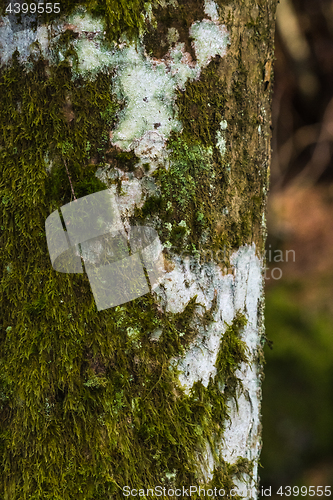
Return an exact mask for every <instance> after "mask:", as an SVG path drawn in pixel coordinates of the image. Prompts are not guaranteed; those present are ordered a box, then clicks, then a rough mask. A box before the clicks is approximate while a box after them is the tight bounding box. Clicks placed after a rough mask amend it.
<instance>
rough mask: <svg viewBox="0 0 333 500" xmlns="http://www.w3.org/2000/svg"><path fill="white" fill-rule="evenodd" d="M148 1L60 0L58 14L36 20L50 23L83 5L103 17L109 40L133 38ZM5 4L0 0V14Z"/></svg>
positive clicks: (44, 14) (137, 32)
mask: <svg viewBox="0 0 333 500" xmlns="http://www.w3.org/2000/svg"><path fill="white" fill-rule="evenodd" d="M150 3H151V2H149V1H147V2H145V1H144V0H126V1H124V0H119V1H118V0H102V1H100V0H98V1H97V0H62V1H61V3H60V9H61V12H60V14H58V15H57V14H55V13H54V12H53V13H51V14H46V13H43V14H39V15H38V22H40V23H42V24H44V23H50V22H51V21H53V20H56V19H57V18H58V17H59V16H60V15H66V16H68V15H69V14H71V13H73V12H74V11H75V10H76V9H77V8H78V7H79V6H83V7H84V8H85V9H86V10H87V12H89V13H90V14H91V15H92V16H94V17H96V18H100V17H103V18H104V19H105V22H106V36H107V38H108V39H109V40H110V41H117V40H118V39H119V37H120V36H121V35H123V34H125V35H126V36H127V37H128V38H129V39H131V40H133V39H135V38H137V37H138V35H139V33H141V32H142V31H143V30H144V27H145V17H144V15H145V12H146V10H147V8H148V6H149V5H150ZM7 5H8V2H6V1H4V0H1V1H0V15H4V14H5V9H6V7H7ZM19 19H20V18H19V17H18V20H19Z"/></svg>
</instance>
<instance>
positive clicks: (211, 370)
mask: <svg viewBox="0 0 333 500" xmlns="http://www.w3.org/2000/svg"><path fill="white" fill-rule="evenodd" d="M72 4H74V2H69V1H68V2H63V3H61V4H57V3H54V4H53V3H52V4H44V7H45V9H47V6H48V10H49V11H50V12H49V13H48V14H45V13H42V12H40V13H39V14H38V15H37V14H34V13H33V12H32V10H33V9H34V7H31V5H37V4H15V5H16V6H17V5H18V6H19V7H15V6H14V4H10V5H11V7H10V8H7V5H9V4H7V3H6V4H4V3H2V15H3V17H2V18H1V20H0V49H1V56H0V57H1V75H0V77H1V80H0V85H1V104H0V109H1V124H2V134H1V139H0V155H1V163H0V165H1V166H0V168H1V180H0V182H1V184H0V185H1V198H2V204H1V248H2V252H1V253H2V261H3V270H2V274H1V289H0V290H1V291H0V293H1V308H2V310H1V330H0V332H1V337H0V338H1V379H0V380H1V392H0V402H1V434H0V443H1V470H2V475H1V485H0V493H1V498H4V499H6V500H16V499H17V500H22V499H28V498H29V499H36V500H37V499H38V500H39V499H43V500H46V499H52V500H56V499H57V500H67V499H73V500H74V499H75V500H78V499H87V500H88V499H91V500H99V499H100V500H105V499H107V498H112V499H116V498H119V499H121V498H124V497H130V498H132V497H134V496H136V495H137V496H141V497H143V496H146V497H148V498H149V497H150V496H153V493H154V494H155V495H156V496H161V495H162V496H163V495H164V496H165V497H170V498H171V497H173V496H181V497H186V496H189V495H190V494H191V495H192V497H193V498H195V497H196V496H198V495H199V487H201V488H202V490H201V495H203V489H204V490H205V492H206V493H207V495H208V496H215V497H217V498H218V497H219V496H220V497H221V496H225V497H234V498H237V496H243V497H246V498H256V497H257V486H258V482H257V481H258V460H259V454H260V449H261V441H260V398H261V389H260V384H261V380H262V364H263V355H262V347H263V344H264V342H265V335H264V326H263V269H264V242H265V230H266V226H265V207H266V196H267V189H268V172H269V161H270V96H271V67H272V61H273V45H274V41H273V33H274V17H275V4H276V1H275V0H242V1H241V0H237V1H236V2H232V1H228V0H216V2H215V1H214V0H205V1H204V2H203V1H196V0H186V1H184V0H178V1H177V0H169V1H168V0H159V1H157V2H155V3H150V2H147V3H144V2H143V1H142V0H128V1H127V2H114V1H111V2H110V1H106V2H99V3H98V4H97V2H90V1H86V2H84V3H82V4H81V6H77V5H72ZM26 5H28V12H27V13H25V12H24V10H26V9H25V6H26ZM6 8H7V13H5V10H6ZM37 8H38V7H37ZM10 9H12V13H10ZM14 9H16V11H17V10H20V11H21V12H20V14H14ZM29 9H30V10H29ZM40 10H42V8H40ZM58 10H60V13H58ZM51 11H52V12H51ZM99 191H104V192H105V193H107V196H109V197H110V199H112V200H113V203H114V204H115V205H116V206H117V214H118V215H117V217H118V219H117V221H118V222H117V223H118V226H117V229H118V231H119V233H118V234H119V235H122V236H121V237H123V238H124V241H125V240H126V239H127V240H128V241H130V243H131V241H132V240H129V238H131V235H133V234H134V232H135V229H134V227H135V226H144V227H146V228H147V227H148V228H151V231H153V230H154V231H153V232H152V233H151V234H156V235H157V237H156V239H155V240H154V241H155V243H156V242H157V244H156V245H155V246H154V247H153V252H152V253H151V254H150V257H149V255H148V254H145V255H146V260H145V258H144V255H143V254H144V252H143V251H142V249H141V250H140V252H141V253H140V255H141V258H143V261H142V260H141V261H139V260H138V261H137V262H141V264H142V265H144V266H145V267H146V269H145V270H144V271H143V272H144V277H145V279H146V281H145V283H146V282H147V284H145V285H144V286H143V288H142V289H140V290H139V288H138V287H137V288H136V289H135V290H134V292H133V294H134V295H133V294H132V295H130V294H129V295H128V296H127V295H126V294H125V295H123V296H121V297H120V296H119V297H120V299H119V297H118V299H119V300H118V301H117V300H116V299H112V300H111V299H110V300H109V302H105V303H103V304H104V305H99V303H98V300H97V295H96V293H97V292H96V290H97V288H98V286H99V285H98V286H97V288H96V286H95V288H94V285H93V282H92V278H91V275H90V274H89V265H90V264H89V262H90V263H91V262H92V260H91V259H94V255H95V257H96V255H97V254H98V252H99V250H96V248H97V247H96V248H95V249H94V248H93V247H87V248H88V249H87V251H86V254H84V248H83V247H81V249H80V247H79V246H78V247H77V248H78V249H80V251H81V256H82V262H83V265H84V268H85V270H86V271H87V272H84V273H83V272H77V273H75V272H73V269H71V270H70V269H68V271H69V272H68V273H66V272H59V270H57V267H56V266H55V264H54V262H53V261H52V255H51V253H52V252H51V249H50V245H48V243H49V240H47V238H46V233H45V230H46V231H47V227H46V226H45V220H46V219H47V218H48V217H49V216H50V215H51V214H52V213H55V214H58V215H55V216H56V217H58V218H59V223H60V216H59V212H57V210H58V209H59V208H61V207H64V205H67V206H68V207H70V210H74V208H73V207H77V206H78V205H75V202H73V197H74V196H75V197H76V198H77V199H78V200H79V199H81V198H84V197H86V196H88V195H91V194H93V193H97V192H99ZM100 196H104V194H101V195H100ZM89 199H93V198H89ZM94 199H101V198H96V197H95V198H94ZM79 201H80V200H79ZM68 204H69V205H68ZM62 214H63V217H64V220H65V223H66V224H67V222H66V216H65V210H63V211H62ZM48 220H50V219H48ZM45 228H46V229H45ZM62 231H63V230H62ZM155 231H156V233H155ZM67 234H68V235H69V236H70V234H71V233H70V228H69V226H67ZM139 240H140V242H141V239H140V238H139ZM67 241H69V240H68V238H67ZM162 248H163V251H161V250H162ZM131 250H132V251H133V246H131ZM94 252H95V253H94ZM96 252H97V254H96ZM134 253H135V252H134V251H133V254H132V253H131V251H130V254H131V255H133V256H134ZM76 255H77V256H79V255H80V254H79V253H77V252H76ZM98 255H100V254H98ZM97 257H98V256H97ZM133 258H134V257H133ZM149 259H151V262H150V260H149ZM79 262H80V259H79ZM94 262H95V261H94ZM131 262H133V260H132V261H131ZM141 264H140V265H141ZM150 264H153V265H154V266H155V267H154V269H153V270H155V278H156V279H155V281H154V280H153V279H152V275H151V274H149V266H150ZM52 265H53V266H54V268H53V267H52ZM138 265H139V264H138ZM80 266H81V264H80V265H79V267H80ZM103 269H104V268H103ZM143 269H144V268H143ZM76 270H77V271H78V269H76ZM118 271H119V269H118V268H117V270H116V271H115V273H116V272H118ZM124 272H125V271H124ZM156 272H157V273H158V275H156ZM87 273H88V274H87ZM108 276H109V275H108ZM114 276H115V275H114ZM117 276H118V275H117ZM102 278H103V276H102V277H100V281H99V282H98V283H101V282H102ZM106 281H107V280H106ZM109 281H110V280H109ZM115 283H117V286H114V287H113V289H114V290H115V289H117V290H118V291H119V290H120V289H121V290H122V286H123V282H122V278H121V279H119V281H118V282H116V281H115ZM95 285H96V283H95ZM126 286H127V285H126ZM136 286H137V284H136ZM145 287H146V288H145ZM147 287H148V288H147ZM125 288H126V287H125ZM110 293H111V291H110ZM131 293H132V292H131ZM124 297H125V298H124ZM126 297H127V299H126ZM154 488H157V489H154ZM234 488H236V489H235V490H234V491H232V490H233V489H234ZM148 489H150V491H147V490H148ZM151 489H153V491H151ZM209 489H210V490H212V491H210V492H209V491H208V490H209Z"/></svg>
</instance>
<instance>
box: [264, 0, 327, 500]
mask: <svg viewBox="0 0 333 500" xmlns="http://www.w3.org/2000/svg"><path fill="white" fill-rule="evenodd" d="M275 57H276V61H275V83H274V97H273V123H272V126H273V144H272V146H273V158H272V170H271V187H270V195H269V209H268V232H269V234H268V240H267V260H268V262H267V266H268V267H269V270H268V271H267V273H266V276H267V280H266V313H265V316H266V335H267V337H268V339H269V341H270V342H269V344H271V347H272V348H271V349H270V347H269V346H268V345H267V346H266V347H265V354H266V366H265V373H266V375H265V381H264V383H263V405H262V414H263V450H262V455H261V465H262V468H260V476H261V486H263V487H265V488H268V487H269V486H271V487H272V493H275V494H276V491H277V489H278V488H279V486H286V485H289V486H296V485H298V486H301V485H307V486H310V485H313V486H325V485H327V486H328V485H331V486H332V487H333V168H332V167H333V160H332V154H333V2H332V1H331V0H281V2H280V3H279V5H278V11H277V32H276V56H275ZM268 250H270V251H271V252H270V253H269V252H268ZM277 250H281V252H277ZM287 250H294V252H295V253H294V255H295V258H293V254H292V253H289V254H286V251H287ZM287 255H288V257H289V258H288V262H286V260H287ZM274 258H275V261H274ZM274 268H278V269H275V271H273V270H274ZM272 273H273V274H272ZM281 275H282V276H281ZM272 276H274V277H275V278H279V277H280V276H281V278H280V279H274V278H273V277H272ZM276 498H281V497H279V496H276Z"/></svg>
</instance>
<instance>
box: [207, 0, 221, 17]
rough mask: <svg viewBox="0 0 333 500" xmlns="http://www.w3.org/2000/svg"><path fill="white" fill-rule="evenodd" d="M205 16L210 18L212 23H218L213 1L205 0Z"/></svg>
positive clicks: (215, 6)
mask: <svg viewBox="0 0 333 500" xmlns="http://www.w3.org/2000/svg"><path fill="white" fill-rule="evenodd" d="M204 9H205V14H207V16H209V17H210V18H211V20H212V21H214V22H218V20H219V14H218V10H217V5H216V3H215V2H214V1H213V0H205V7H204Z"/></svg>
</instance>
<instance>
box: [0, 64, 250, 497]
mask: <svg viewBox="0 0 333 500" xmlns="http://www.w3.org/2000/svg"><path fill="white" fill-rule="evenodd" d="M64 83H65V85H64ZM0 84H1V90H2V95H3V96H4V98H3V99H2V101H1V120H2V127H3V129H2V130H3V135H2V141H1V150H0V157H1V195H2V199H1V201H2V203H1V230H2V233H1V246H2V249H3V254H2V259H3V263H4V264H5V266H4V268H3V271H2V275H1V304H2V312H1V330H0V331H1V353H2V354H1V362H0V363H1V366H0V368H1V370H0V372H1V422H2V424H1V434H0V443H1V444H0V446H1V470H2V474H1V484H0V491H1V496H2V497H3V498H5V499H10V500H14V499H26V498H29V499H32V498H33V499H42V498H43V499H61V500H65V499H74V498H75V499H79V498H82V499H94V500H96V499H105V498H111V497H112V498H117V497H119V498H122V493H121V491H120V488H121V487H122V486H124V485H126V484H129V485H133V487H140V486H142V487H147V486H154V485H155V484H157V483H161V484H167V483H168V474H172V473H173V472H174V471H177V477H176V483H177V484H181V485H191V484H198V482H199V481H200V479H202V478H200V474H198V469H197V463H198V460H199V458H198V457H200V454H201V453H203V452H204V444H205V443H206V442H207V440H208V441H210V442H211V443H212V446H213V449H215V448H214V447H215V440H214V439H213V437H214V438H218V440H220V438H221V435H222V430H223V421H224V420H225V419H226V418H227V408H226V400H227V395H228V391H226V392H225V396H223V395H221V392H220V389H219V388H218V383H221V382H222V383H226V384H228V387H229V386H230V387H231V388H233V389H235V387H236V385H237V379H236V377H235V374H234V373H235V370H236V368H237V367H238V366H239V364H240V363H241V362H242V361H244V360H245V357H244V347H243V346H242V344H241V343H240V342H239V341H238V340H237V335H238V333H239V328H240V326H241V324H242V323H237V322H236V323H235V325H234V326H233V327H230V335H231V337H230V338H229V334H228V335H226V337H225V339H229V340H230V342H229V340H228V346H225V343H222V346H221V349H222V351H221V352H222V353H224V352H226V353H228V355H227V356H224V355H223V356H222V358H223V360H222V358H221V356H220V358H219V372H218V373H219V374H218V379H217V380H216V381H215V382H213V381H211V382H210V384H209V386H208V388H207V389H206V388H204V387H203V386H202V384H201V383H200V382H197V383H196V384H195V386H194V387H193V389H192V392H191V394H190V395H186V394H185V393H184V391H183V389H182V388H181V387H180V386H179V383H178V382H177V374H176V371H175V369H170V361H171V359H172V358H173V357H174V356H177V355H179V354H182V353H183V352H184V349H185V348H186V345H187V344H188V342H189V341H190V339H192V338H193V335H195V331H194V330H193V328H192V327H190V320H191V319H192V318H193V317H194V315H195V314H196V307H195V300H192V301H190V303H189V304H188V306H187V307H186V308H185V310H184V312H183V313H181V314H170V313H165V312H163V311H162V310H161V308H160V306H159V304H158V303H157V301H156V300H155V298H154V296H153V295H151V294H148V295H147V296H145V297H142V298H139V299H136V300H134V301H132V302H130V303H128V304H126V305H124V306H118V307H116V308H113V309H109V310H105V311H101V312H97V310H96V306H95V303H94V300H93V296H92V293H91V290H90V286H89V283H88V279H87V277H86V276H85V275H78V274H77V275H75V274H74V275H70V274H62V273H57V272H56V271H54V270H53V269H52V267H51V265H50V260H49V256H48V252H47V247H46V238H45V231H44V223H45V219H46V217H47V216H48V215H49V214H50V213H51V212H52V211H53V210H55V209H56V208H57V207H60V206H62V205H63V204H66V203H67V202H68V201H70V200H71V196H72V195H71V191H70V185H69V182H68V178H67V177H66V171H65V167H64V159H65V161H66V163H67V165H68V168H69V171H70V174H71V178H72V182H73V186H74V190H75V192H76V195H77V196H84V195H86V194H90V193H92V192H95V191H97V190H99V189H103V188H105V186H104V185H103V184H102V183H101V182H100V181H99V180H98V179H97V178H96V177H95V176H94V171H95V169H96V165H93V164H91V162H90V160H91V157H92V156H94V157H97V158H98V159H100V160H102V159H103V158H104V154H105V150H106V149H107V140H106V135H105V134H106V129H107V127H108V126H110V124H112V120H113V119H114V113H115V110H116V105H115V103H114V101H113V100H112V94H110V92H109V86H110V81H109V80H108V77H107V76H105V75H101V76H100V77H99V78H97V80H96V81H95V82H94V83H91V82H84V81H82V82H79V84H77V83H76V85H75V86H74V84H73V83H71V80H70V70H69V68H68V67H66V66H60V67H58V68H55V69H52V70H51V76H50V77H49V78H47V77H46V76H45V74H44V65H43V64H42V62H39V63H37V64H36V66H35V72H30V73H25V71H24V70H23V69H22V68H21V67H20V66H19V64H18V62H17V60H16V58H15V57H14V60H13V64H12V66H11V67H10V68H8V69H6V70H4V71H3V73H2V77H1V81H0ZM67 95H70V101H71V110H69V109H68V108H66V102H67V101H66V96H67ZM71 112H72V113H73V115H72V114H71ZM71 116H74V118H73V119H72V120H71V119H69V118H70V117H71ZM178 145H179V148H180V145H181V143H179V144H178ZM103 146H104V147H103ZM183 149H184V148H183ZM183 149H181V148H180V149H179V155H180V156H179V161H182V157H183V155H184V154H185V155H186V153H184V152H183ZM193 154H194V159H195V153H193ZM196 154H197V153H196ZM46 155H48V156H47V157H46ZM46 158H47V160H46ZM50 160H52V168H51V170H50V172H49V173H47V171H46V167H48V166H49V165H48V162H49V161H50ZM175 168H176V167H175ZM179 182H180V183H181V181H179ZM184 199H185V200H187V198H186V196H185V195H184ZM187 201H188V200H187ZM208 313H209V312H207V321H208V322H210V321H211V320H212V319H211V315H209V314H208ZM237 321H238V320H237ZM158 328H162V331H163V333H162V336H161V338H160V340H159V342H158V343H156V342H153V341H152V340H151V339H150V335H151V334H152V333H153V331H154V330H156V329H158ZM227 331H228V332H229V330H227ZM231 339H233V340H232V341H231ZM230 381H232V383H231V384H230ZM133 457H135V460H133ZM228 470H229V469H228V467H227V465H226V464H223V463H222V462H221V465H220V466H219V468H218V469H216V474H217V476H216V477H220V476H221V474H222V476H221V477H224V478H227V479H225V481H227V483H228V484H232V479H233V477H235V474H236V472H237V470H238V469H235V470H233V469H232V470H233V474H229V473H227V471H228ZM170 477H171V476H170ZM227 483H225V484H227ZM170 484H171V483H170Z"/></svg>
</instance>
